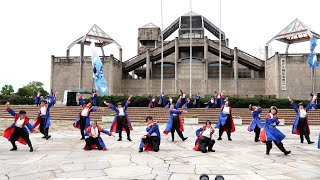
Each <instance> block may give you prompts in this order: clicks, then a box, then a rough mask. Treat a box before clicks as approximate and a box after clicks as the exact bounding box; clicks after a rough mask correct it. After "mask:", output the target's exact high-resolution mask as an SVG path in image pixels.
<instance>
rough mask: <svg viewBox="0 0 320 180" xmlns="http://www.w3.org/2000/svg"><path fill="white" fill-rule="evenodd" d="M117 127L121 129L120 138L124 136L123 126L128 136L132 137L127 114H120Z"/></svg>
mask: <svg viewBox="0 0 320 180" xmlns="http://www.w3.org/2000/svg"><path fill="white" fill-rule="evenodd" d="M117 128H118V131H119V138H122V129H123V128H124V129H125V130H126V133H127V138H130V129H129V127H128V124H127V121H126V117H125V116H118V122H117Z"/></svg>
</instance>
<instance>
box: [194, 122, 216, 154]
mask: <svg viewBox="0 0 320 180" xmlns="http://www.w3.org/2000/svg"><path fill="white" fill-rule="evenodd" d="M213 133H214V129H213V127H212V126H211V121H210V120H207V121H206V124H205V125H204V126H203V127H202V128H200V129H198V130H197V131H196V136H197V139H196V142H195V146H194V148H193V149H194V150H196V151H199V150H200V151H201V152H202V153H206V152H208V151H209V152H215V150H213V149H212V147H213V145H214V143H215V141H214V139H213V138H212V135H213ZM207 147H208V149H207Z"/></svg>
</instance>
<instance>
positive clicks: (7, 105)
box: [6, 102, 17, 116]
mask: <svg viewBox="0 0 320 180" xmlns="http://www.w3.org/2000/svg"><path fill="white" fill-rule="evenodd" d="M9 104H10V102H7V103H6V109H7V111H8V113H9V114H11V115H12V116H15V115H16V114H17V113H16V112H14V110H12V109H11V108H10V106H9Z"/></svg>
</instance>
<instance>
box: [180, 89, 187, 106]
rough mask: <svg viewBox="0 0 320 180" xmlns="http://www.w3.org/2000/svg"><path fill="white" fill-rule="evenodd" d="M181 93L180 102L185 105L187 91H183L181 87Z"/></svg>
mask: <svg viewBox="0 0 320 180" xmlns="http://www.w3.org/2000/svg"><path fill="white" fill-rule="evenodd" d="M180 93H181V95H180V96H181V97H180V98H181V102H180V104H181V105H184V103H186V93H184V92H182V90H181V89H180Z"/></svg>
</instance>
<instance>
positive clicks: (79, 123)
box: [73, 96, 101, 140]
mask: <svg viewBox="0 0 320 180" xmlns="http://www.w3.org/2000/svg"><path fill="white" fill-rule="evenodd" d="M79 103H80V104H81V106H82V109H81V111H80V113H79V115H78V117H77V119H76V121H75V122H74V123H73V126H74V127H75V128H78V129H80V133H81V139H80V140H84V139H85V137H84V131H85V129H86V128H88V127H89V126H90V113H91V112H96V111H100V110H101V109H100V108H93V107H92V104H91V103H88V104H85V103H84V100H83V99H82V96H80V98H79Z"/></svg>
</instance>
